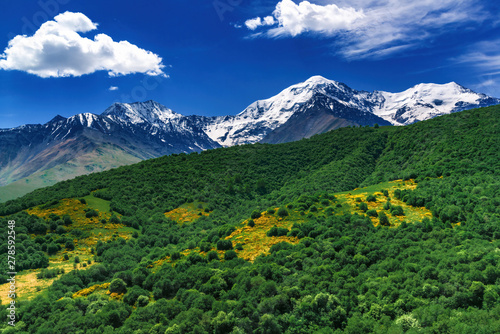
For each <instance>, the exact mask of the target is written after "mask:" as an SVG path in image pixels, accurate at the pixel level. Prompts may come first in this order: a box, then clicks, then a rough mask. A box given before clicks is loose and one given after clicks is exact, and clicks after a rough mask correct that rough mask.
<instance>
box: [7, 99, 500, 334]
mask: <svg viewBox="0 0 500 334" xmlns="http://www.w3.org/2000/svg"><path fill="white" fill-rule="evenodd" d="M499 119H500V107H499V106H495V107H489V108H482V109H477V110H471V111H464V112H460V113H455V114H451V115H446V116H442V117H438V118H435V119H431V120H428V121H423V122H420V123H416V124H413V125H409V126H406V127H378V126H375V127H356V128H354V127H350V128H342V129H338V130H335V131H331V132H328V133H325V134H322V135H317V136H313V137H312V138H310V139H304V140H301V141H298V142H293V143H286V144H279V145H269V144H254V145H243V146H236V147H231V148H223V149H215V150H209V151H204V152H202V153H192V154H189V155H187V154H179V155H172V156H168V157H162V158H158V159H154V160H147V161H143V162H141V163H138V164H135V165H131V166H126V167H120V168H117V169H114V170H110V171H107V172H103V173H97V174H91V175H88V176H84V177H78V178H76V179H74V180H70V181H64V182H61V183H58V184H56V185H55V186H52V187H50V188H44V189H40V190H36V191H34V192H32V193H30V194H28V195H26V196H24V197H22V198H20V199H18V200H15V201H9V202H7V203H4V204H0V216H2V217H1V218H0V220H1V227H2V232H1V233H0V239H1V240H0V242H1V244H0V245H1V246H0V247H1V249H2V251H1V253H2V254H6V253H7V241H6V236H7V226H8V225H7V221H8V220H15V221H16V235H17V244H16V248H17V257H18V263H17V265H18V268H17V270H18V272H19V276H20V279H21V280H22V279H26V282H28V278H27V277H28V276H29V275H34V274H33V273H36V274H37V275H38V276H39V277H38V278H36V280H35V279H33V282H31V284H34V285H36V286H38V287H39V288H38V291H30V293H29V295H28V294H25V296H24V298H23V290H20V291H18V293H19V298H18V302H17V307H18V310H17V316H18V319H17V324H16V327H15V328H9V326H8V325H7V324H6V323H2V324H1V325H0V326H3V328H4V331H3V332H4V333H11V332H12V333H14V332H15V333H99V334H101V333H106V334H107V333H136V334H139V333H162V334H163V333H334V332H347V333H373V332H375V333H402V332H407V333H498V332H500V297H499V294H500V287H499V284H500V250H499V248H500V241H499V240H498V238H499V236H500V194H499V192H500V178H499V171H500V157H499V155H500V154H499V149H498V148H499V147H500V125H499ZM395 180H397V181H395ZM389 181H394V182H389ZM356 188H358V189H356ZM77 258H78V259H77ZM6 262H7V261H6V260H2V262H1V263H0V283H5V282H6V279H7V277H6V276H3V275H4V273H6V272H8V270H7V268H6V267H5V266H6ZM63 269H64V270H63ZM23 275H24V276H23ZM0 290H1V289H0ZM0 298H1V299H2V300H3V302H4V303H5V300H4V299H5V296H4V295H3V294H2V296H1V297H0ZM0 313H1V314H0V315H1V316H2V317H3V318H4V319H6V318H7V311H6V310H5V309H2V311H1V312H0ZM0 328H1V327H0Z"/></svg>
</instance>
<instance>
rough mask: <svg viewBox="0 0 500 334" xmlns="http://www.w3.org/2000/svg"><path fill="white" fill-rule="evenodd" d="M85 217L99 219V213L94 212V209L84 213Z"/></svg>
mask: <svg viewBox="0 0 500 334" xmlns="http://www.w3.org/2000/svg"><path fill="white" fill-rule="evenodd" d="M85 217H87V218H92V217H99V212H97V211H96V210H94V209H90V210H89V211H87V212H86V213H85Z"/></svg>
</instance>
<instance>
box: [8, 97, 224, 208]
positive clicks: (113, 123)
mask: <svg viewBox="0 0 500 334" xmlns="http://www.w3.org/2000/svg"><path fill="white" fill-rule="evenodd" d="M0 147H1V149H0V186H4V185H6V184H9V183H12V182H15V181H17V180H21V179H24V178H27V177H29V179H26V180H25V181H23V182H24V183H23V188H25V189H27V190H32V188H31V187H30V185H33V186H35V187H39V186H40V185H50V184H53V183H55V182H57V181H62V180H64V179H68V178H73V177H75V176H78V175H82V174H88V173H91V172H97V171H102V170H106V169H109V168H114V167H118V166H121V165H125V164H131V163H135V162H139V161H141V160H144V159H150V158H156V157H159V156H163V155H168V154H172V153H190V152H195V151H197V152H200V151H203V150H207V149H212V148H217V147H220V145H219V144H218V143H216V142H214V141H213V140H212V139H210V138H209V137H208V136H207V135H206V134H205V132H204V131H203V130H202V129H201V128H200V127H199V126H198V125H197V124H195V123H194V122H193V121H192V120H191V119H190V118H189V117H185V116H182V115H180V114H177V113H174V112H173V111H171V110H170V109H168V108H166V107H164V106H162V105H160V104H159V103H156V102H153V101H148V102H144V103H132V104H125V103H115V104H114V105H112V106H111V107H110V108H108V109H107V110H106V111H105V112H104V113H102V114H101V115H95V114H91V113H83V114H78V115H75V116H72V117H69V118H65V117H62V116H56V117H55V118H53V119H52V120H51V121H49V122H47V123H46V124H43V125H40V124H36V125H23V126H20V127H17V128H13V129H2V130H0ZM37 173H38V174H37ZM40 173H41V174H40ZM35 174H36V177H34V176H33V175H35ZM42 180H43V182H42ZM0 200H4V198H0Z"/></svg>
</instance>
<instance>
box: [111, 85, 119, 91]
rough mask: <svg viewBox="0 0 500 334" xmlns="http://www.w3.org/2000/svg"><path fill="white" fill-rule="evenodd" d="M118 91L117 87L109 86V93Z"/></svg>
mask: <svg viewBox="0 0 500 334" xmlns="http://www.w3.org/2000/svg"><path fill="white" fill-rule="evenodd" d="M118 89H119V88H118V87H116V86H111V87H109V90H110V91H114V90H118Z"/></svg>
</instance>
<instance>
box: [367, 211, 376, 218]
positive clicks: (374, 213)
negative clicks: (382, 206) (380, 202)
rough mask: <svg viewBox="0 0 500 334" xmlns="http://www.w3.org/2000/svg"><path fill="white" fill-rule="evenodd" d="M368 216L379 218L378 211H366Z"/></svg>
mask: <svg viewBox="0 0 500 334" xmlns="http://www.w3.org/2000/svg"><path fill="white" fill-rule="evenodd" d="M366 214H367V215H368V216H370V217H378V213H377V210H368V211H366Z"/></svg>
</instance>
